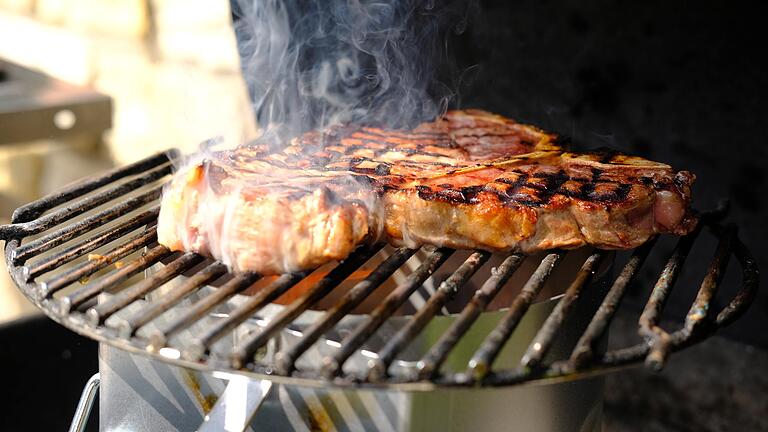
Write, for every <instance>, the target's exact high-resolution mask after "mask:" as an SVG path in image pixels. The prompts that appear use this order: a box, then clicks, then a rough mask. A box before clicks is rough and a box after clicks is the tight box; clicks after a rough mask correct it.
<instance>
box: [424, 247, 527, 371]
mask: <svg viewBox="0 0 768 432" xmlns="http://www.w3.org/2000/svg"><path fill="white" fill-rule="evenodd" d="M525 258H526V256H525V255H523V254H520V253H515V254H512V255H510V256H508V257H507V258H506V259H505V260H504V262H502V263H501V265H500V266H499V267H498V268H497V269H496V271H495V272H492V274H491V277H490V278H488V280H486V281H485V283H484V284H483V286H482V287H480V289H479V290H477V291H475V294H474V295H473V296H472V299H471V300H470V301H469V303H468V304H467V305H466V306H465V307H464V309H463V310H462V311H461V314H460V315H459V318H458V319H456V320H455V321H454V322H453V323H452V324H451V326H450V327H449V328H448V330H447V331H446V332H445V333H443V334H442V336H440V339H438V341H437V342H436V343H435V345H434V346H433V347H432V348H431V349H430V350H429V352H427V354H426V355H424V357H423V358H422V359H421V361H419V363H418V365H417V368H418V370H419V371H418V375H419V378H420V379H428V378H431V377H432V376H433V375H434V374H435V373H436V372H437V371H438V370H439V369H440V366H441V365H442V364H443V362H444V361H445V359H446V357H448V354H449V353H450V352H451V351H452V350H453V348H454V347H455V346H456V343H458V341H459V339H460V338H461V337H462V336H463V335H464V333H466V332H467V330H469V328H470V327H471V326H472V324H473V323H474V322H475V320H476V319H477V317H478V316H479V315H480V312H482V311H483V310H485V307H486V306H488V303H490V301H491V300H493V298H494V297H495V296H496V294H498V292H499V291H500V290H501V288H502V287H503V286H504V284H505V283H507V281H508V280H509V278H510V277H512V275H513V274H514V273H515V272H516V271H517V269H518V268H519V267H520V265H521V264H522V263H523V261H524V260H525Z"/></svg>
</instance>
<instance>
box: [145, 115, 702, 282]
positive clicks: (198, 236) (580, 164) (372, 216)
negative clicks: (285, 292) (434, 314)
mask: <svg viewBox="0 0 768 432" xmlns="http://www.w3.org/2000/svg"><path fill="white" fill-rule="evenodd" d="M693 181H694V176H693V175H692V174H691V173H689V172H686V171H680V172H675V171H674V170H672V168H671V167H670V166H668V165H665V164H662V163H658V162H652V161H649V160H646V159H642V158H638V157H631V156H626V155H623V154H619V153H612V152H598V153H571V152H567V151H565V150H564V149H563V148H561V147H560V146H559V145H558V144H557V137H556V136H555V135H553V134H549V133H546V132H543V131H541V130H539V129H537V128H535V127H532V126H527V125H522V124H519V123H517V122H515V121H513V120H510V119H508V118H504V117H501V116H498V115H494V114H491V113H488V112H485V111H479V110H466V111H451V112H448V113H447V114H446V115H444V116H443V117H441V118H439V119H437V120H435V121H434V122H430V123H425V124H422V125H420V126H418V127H417V128H415V129H414V130H411V131H400V130H385V129H377V128H371V127H362V126H360V127H352V126H337V127H332V128H329V129H327V130H324V131H320V132H312V133H307V134H305V135H303V136H301V137H298V138H296V139H294V140H292V141H291V142H290V143H289V145H287V146H286V147H283V148H281V149H278V150H274V149H273V148H271V147H270V146H268V145H266V144H255V145H247V146H242V147H239V148H237V149H234V150H228V151H221V152H217V153H213V154H210V155H208V157H206V158H205V159H203V160H201V161H199V162H196V163H192V164H189V165H188V166H186V167H184V168H182V169H180V170H179V171H178V172H176V173H175V175H174V177H173V179H172V181H171V182H170V183H169V185H168V186H166V188H165V190H164V193H163V198H162V204H161V209H160V216H159V221H158V240H159V242H160V243H161V244H163V245H165V246H167V247H168V248H169V249H171V250H184V251H193V252H198V253H201V254H203V255H208V256H212V257H214V258H217V259H219V260H221V261H222V262H224V263H225V264H227V265H228V266H230V267H231V268H232V269H233V270H235V271H254V272H259V273H262V274H276V273H284V272H289V271H297V270H305V269H311V268H314V267H317V266H319V265H322V264H324V263H327V262H329V261H333V260H341V259H344V258H345V257H346V256H348V255H349V254H350V253H351V252H352V251H353V250H354V249H355V248H356V247H357V246H359V245H361V244H363V243H371V242H376V241H380V240H386V241H388V242H390V243H392V244H394V245H404V246H408V247H417V246H420V245H422V244H433V245H437V246H447V247H452V248H478V249H485V250H489V251H508V250H519V251H523V252H528V253H531V252H536V251H539V250H544V249H552V248H564V249H573V248H577V247H580V246H583V245H586V244H589V245H593V246H596V247H599V248H606V249H628V248H633V247H636V246H638V245H640V244H642V243H643V242H645V241H646V240H648V238H649V237H651V236H653V235H654V234H656V233H674V234H678V235H682V234H685V233H687V232H689V231H690V230H691V229H692V228H693V227H694V226H695V224H696V218H695V217H694V216H693V215H692V213H691V210H690V208H689V204H690V197H691V185H692V183H693Z"/></svg>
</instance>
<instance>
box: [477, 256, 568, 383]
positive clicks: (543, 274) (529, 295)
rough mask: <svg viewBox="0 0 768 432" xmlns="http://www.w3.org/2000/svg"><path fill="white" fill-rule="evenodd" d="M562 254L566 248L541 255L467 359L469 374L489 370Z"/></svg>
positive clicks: (481, 373) (484, 373)
mask: <svg viewBox="0 0 768 432" xmlns="http://www.w3.org/2000/svg"><path fill="white" fill-rule="evenodd" d="M564 256H565V252H563V251H558V252H556V253H551V254H549V255H547V256H546V257H544V259H543V260H542V261H541V264H539V266H538V267H537V268H536V271H535V272H534V273H533V274H532V275H531V277H530V279H528V281H527V282H526V283H525V286H523V289H522V290H521V291H520V294H518V295H517V296H516V297H515V299H514V300H513V301H512V305H511V306H510V307H509V309H508V310H507V312H506V313H505V314H504V316H503V317H502V318H501V320H500V321H499V322H498V324H496V327H494V329H493V330H492V331H491V332H490V333H489V334H488V336H486V338H485V340H484V341H483V343H482V344H481V345H480V348H478V349H477V351H476V352H475V354H474V355H473V356H472V358H471V359H470V360H469V364H468V366H469V372H470V373H469V374H468V375H469V376H472V377H474V379H475V380H480V379H482V378H483V377H485V375H486V374H487V373H488V372H489V371H490V370H491V365H492V364H493V361H494V360H496V356H498V355H499V352H501V349H502V347H504V344H505V343H506V342H507V340H508V339H509V337H510V336H511V335H512V332H514V331H515V328H517V325H518V324H519V323H520V320H521V319H522V318H523V315H525V313H526V312H527V311H528V308H529V307H530V305H531V303H533V301H534V300H536V297H538V296H539V293H540V292H541V289H542V288H543V287H544V284H545V283H546V282H547V280H548V279H549V276H550V275H551V274H552V271H553V270H554V269H555V268H556V267H557V265H558V264H559V263H560V261H561V260H562V258H563V257H564Z"/></svg>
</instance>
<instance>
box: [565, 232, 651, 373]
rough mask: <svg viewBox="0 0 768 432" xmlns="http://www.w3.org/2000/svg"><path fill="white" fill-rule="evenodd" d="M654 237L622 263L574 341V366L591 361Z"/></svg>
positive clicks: (572, 358)
mask: <svg viewBox="0 0 768 432" xmlns="http://www.w3.org/2000/svg"><path fill="white" fill-rule="evenodd" d="M657 239H658V238H657V237H654V238H652V239H650V240H648V241H647V242H646V243H645V244H644V245H642V246H640V247H639V248H637V249H636V250H635V251H634V252H633V253H632V256H631V257H630V258H629V261H627V263H626V264H625V265H624V268H623V269H622V270H621V273H620V274H619V276H618V277H617V278H616V281H615V282H614V283H613V285H612V286H611V289H610V290H609V291H608V294H606V296H605V298H604V299H603V302H602V303H601V304H600V307H599V308H598V309H597V312H595V315H594V316H593V317H592V321H590V322H589V326H587V329H586V330H585V331H584V334H582V335H581V338H580V339H579V341H578V342H577V343H576V347H575V348H574V349H573V352H572V353H571V361H572V362H573V363H574V365H575V366H576V367H583V366H584V365H586V364H587V363H588V362H590V361H592V360H593V358H594V355H595V350H596V348H597V347H596V344H597V341H598V340H599V339H600V337H601V336H602V335H603V334H604V333H605V331H606V329H607V328H608V326H609V325H610V323H611V319H612V318H613V315H614V314H615V313H616V309H617V308H618V307H619V302H621V299H622V298H623V297H624V292H625V291H626V289H627V287H628V286H629V284H630V283H631V282H632V281H633V280H634V278H635V276H636V275H637V271H638V270H639V269H640V267H642V265H643V263H644V262H645V259H646V258H647V257H648V254H649V253H650V252H651V249H653V247H654V246H655V245H656V240H657Z"/></svg>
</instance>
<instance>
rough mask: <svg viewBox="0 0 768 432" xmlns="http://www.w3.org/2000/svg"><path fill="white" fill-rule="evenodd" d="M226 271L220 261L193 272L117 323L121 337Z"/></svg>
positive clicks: (126, 336)
mask: <svg viewBox="0 0 768 432" xmlns="http://www.w3.org/2000/svg"><path fill="white" fill-rule="evenodd" d="M226 272H227V266H225V265H224V264H221V263H213V264H211V265H209V266H207V267H206V268H204V269H202V270H200V271H199V272H197V273H195V274H194V275H193V276H191V277H190V278H189V279H187V280H186V281H184V282H183V283H181V284H179V285H178V286H176V287H174V288H173V289H172V290H170V291H169V292H167V293H165V294H164V295H163V297H162V298H160V299H158V300H157V301H154V302H152V303H150V304H149V305H146V306H145V307H144V308H142V310H140V311H138V312H137V313H136V314H134V315H132V316H131V317H130V318H127V319H126V320H125V321H122V322H120V323H119V324H118V329H119V333H120V335H121V337H123V338H129V337H131V336H133V335H134V334H135V333H136V331H137V330H138V329H139V328H141V327H142V326H143V325H145V324H147V323H148V322H150V321H152V320H153V319H155V318H157V317H158V316H160V315H161V314H162V313H163V312H166V311H168V310H169V309H170V308H171V307H173V306H174V305H175V304H176V303H178V302H179V301H180V300H181V299H183V298H184V297H186V296H187V295H189V294H191V293H192V292H194V291H196V290H198V289H200V287H202V286H203V285H204V284H206V283H208V282H211V281H213V280H215V279H216V278H217V277H219V276H221V275H223V274H225V273H226Z"/></svg>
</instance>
